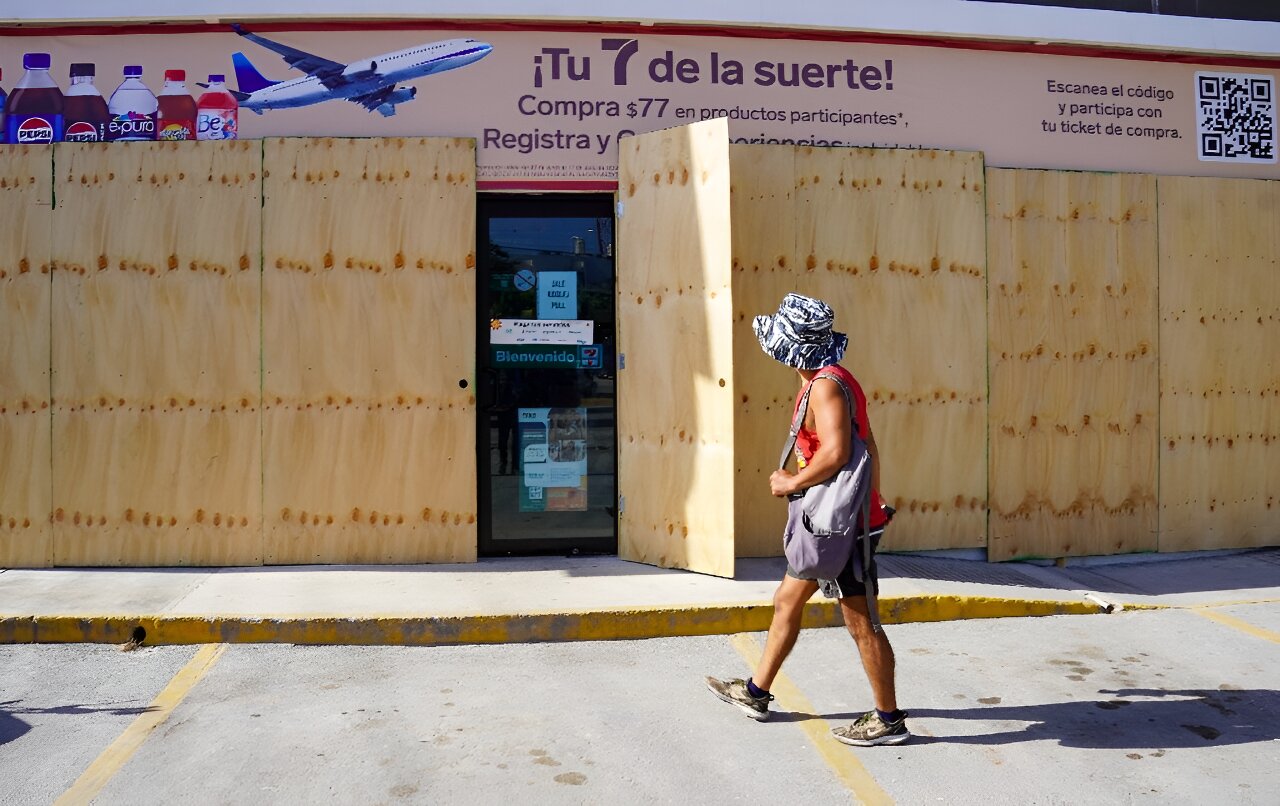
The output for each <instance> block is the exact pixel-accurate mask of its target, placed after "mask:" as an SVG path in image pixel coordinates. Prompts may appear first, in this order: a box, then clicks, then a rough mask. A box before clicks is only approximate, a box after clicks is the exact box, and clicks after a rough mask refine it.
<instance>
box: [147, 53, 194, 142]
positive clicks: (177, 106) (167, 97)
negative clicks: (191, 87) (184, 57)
mask: <svg viewBox="0 0 1280 806" xmlns="http://www.w3.org/2000/svg"><path fill="white" fill-rule="evenodd" d="M186 81H187V71H186V70H165V71H164V89H162V90H160V94H159V95H158V96H157V97H156V100H157V101H158V102H159V104H160V111H159V117H158V120H157V123H156V128H157V129H158V130H159V131H158V132H157V134H156V139H157V140H194V139H196V100H195V99H194V98H192V97H191V93H190V92H187V84H186Z"/></svg>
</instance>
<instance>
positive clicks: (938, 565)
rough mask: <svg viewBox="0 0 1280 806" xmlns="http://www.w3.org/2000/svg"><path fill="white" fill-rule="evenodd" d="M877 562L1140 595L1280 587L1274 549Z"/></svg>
mask: <svg viewBox="0 0 1280 806" xmlns="http://www.w3.org/2000/svg"><path fill="white" fill-rule="evenodd" d="M879 564H880V576H881V578H884V579H889V578H893V577H901V578H907V579H930V580H937V581H944V582H972V583H979V584H986V585H1012V586H1017V587H1027V588H1040V589H1046V590H1087V591H1093V592H1095V593H1113V594H1128V595H1138V596H1160V595H1165V594H1174V593H1200V592H1207V591H1215V590H1232V591H1243V590H1247V589H1252V588H1275V587H1276V586H1277V585H1280V549H1274V548H1271V549H1259V550H1255V551H1244V552H1240V553H1238V554H1228V555H1216V556H1212V557H1188V558H1185V559H1182V558H1180V559H1166V558H1157V557H1152V556H1150V555H1136V556H1135V557H1134V558H1133V560H1132V561H1131V562H1112V563H1108V564H1105V565H1092V566H1083V565H1080V566H1071V565H1070V564H1069V565H1068V566H1067V567H1065V568H1058V567H1053V568H1046V567H1042V566H1034V565H1020V564H1017V563H1000V564H989V563H984V562H980V561H974V560H957V559H950V558H941V557H922V556H919V555H905V554H886V555H882V556H881V557H880V558H879Z"/></svg>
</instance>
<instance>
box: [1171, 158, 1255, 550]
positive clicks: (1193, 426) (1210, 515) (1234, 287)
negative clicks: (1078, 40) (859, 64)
mask: <svg viewBox="0 0 1280 806" xmlns="http://www.w3.org/2000/svg"><path fill="white" fill-rule="evenodd" d="M1159 193H1160V395H1161V397H1160V400H1161V402H1160V452H1161V455H1160V550H1161V551H1188V550H1192V549H1221V548H1237V547H1246V546H1274V545H1277V544H1280V182H1275V181H1261V180H1235V179H1191V178H1171V177H1162V178H1160V180H1159Z"/></svg>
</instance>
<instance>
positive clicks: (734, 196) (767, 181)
mask: <svg viewBox="0 0 1280 806" xmlns="http://www.w3.org/2000/svg"><path fill="white" fill-rule="evenodd" d="M729 164H730V174H731V177H732V187H731V215H732V220H733V311H734V313H733V360H734V375H733V377H734V400H733V402H734V422H733V430H734V464H735V468H734V516H735V522H736V524H737V529H736V530H735V534H734V538H735V549H736V551H737V555H738V556H739V557H777V556H780V555H781V554H782V530H783V527H784V526H785V525H786V521H787V507H786V501H785V499H779V498H775V497H774V496H773V495H771V494H770V492H769V474H771V473H772V472H773V471H774V470H775V469H777V466H778V454H779V453H780V452H781V450H782V445H783V442H784V441H785V438H786V436H787V428H788V427H789V425H790V422H791V411H792V406H793V404H794V403H795V397H796V389H797V388H798V383H799V379H798V377H797V375H796V373H795V371H794V370H791V369H788V368H787V367H785V366H782V365H781V364H779V363H778V362H776V361H774V360H773V359H771V358H769V357H768V356H767V355H765V354H764V352H763V351H762V350H761V349H760V344H759V342H758V341H757V340H756V337H755V332H754V331H753V330H752V329H751V322H752V320H753V319H754V318H755V317H756V316H757V315H759V314H771V313H773V312H774V311H776V310H777V309H778V303H779V302H780V301H781V300H782V298H783V297H784V296H785V295H786V294H787V293H788V292H789V291H792V290H795V288H796V285H795V272H796V271H797V267H798V266H801V265H802V264H801V263H800V262H799V261H797V259H796V232H795V221H796V199H795V187H796V183H795V173H796V158H795V149H794V148H791V147H788V146H748V145H733V146H730V147H729Z"/></svg>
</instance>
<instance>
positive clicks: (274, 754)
mask: <svg viewBox="0 0 1280 806" xmlns="http://www.w3.org/2000/svg"><path fill="white" fill-rule="evenodd" d="M888 629H889V630H890V633H889V634H890V637H891V638H892V640H893V642H894V644H895V648H896V651H897V656H898V679H899V689H900V697H899V699H900V701H901V703H902V706H903V707H904V708H906V709H907V710H909V711H910V713H911V718H910V722H909V724H910V727H911V729H912V731H913V732H914V733H915V734H916V735H915V738H914V739H913V741H912V742H911V743H909V744H907V745H904V746H900V747H879V748H867V749H854V748H849V747H846V746H844V745H841V744H838V743H836V742H835V741H834V740H832V739H831V738H830V736H829V730H830V728H831V727H832V726H835V725H838V724H841V723H842V722H845V721H848V720H851V719H853V718H854V717H856V716H857V714H859V713H860V712H862V711H864V710H866V709H867V708H868V707H869V706H870V701H869V690H868V687H867V684H866V682H865V680H864V679H863V677H862V673H861V670H860V667H859V666H858V665H857V659H856V652H855V649H854V646H853V643H852V642H851V641H850V640H849V638H848V637H847V635H846V634H845V633H844V631H843V630H841V629H838V628H835V629H817V630H807V631H805V633H804V634H803V635H802V636H801V639H800V641H799V644H798V645H797V648H796V651H795V653H794V654H793V655H792V657H791V658H790V660H789V661H788V662H787V664H786V666H785V667H784V673H783V676H782V677H781V678H780V679H779V681H778V683H776V684H775V686H774V693H775V694H776V695H777V696H778V700H777V702H776V703H775V713H774V714H773V716H772V718H771V719H770V720H769V721H768V722H765V723H756V722H752V721H751V720H748V719H746V718H745V717H744V716H743V715H742V714H741V713H740V712H739V711H737V710H736V709H734V708H732V707H729V706H726V705H724V704H723V703H721V702H719V701H718V700H716V699H715V698H714V697H713V696H712V695H711V694H710V693H709V692H707V691H706V689H705V686H704V683H703V678H704V677H705V676H706V675H709V674H710V675H719V676H745V675H746V674H748V673H749V669H750V664H751V661H752V660H753V658H754V656H755V653H757V652H758V651H759V649H760V647H761V646H762V643H763V635H762V634H740V635H733V636H710V637H696V638H667V639H651V640H646V641H611V642H582V643H561V644H512V645H501V646H460V647H295V646H288V645H231V646H227V645H207V646H203V647H173V646H170V647H154V648H149V647H145V646H144V647H143V648H141V649H138V650H136V651H132V652H125V651H121V650H120V649H118V648H116V647H111V646H102V645H69V646H39V645H35V646H30V645H28V646H4V647H0V668H3V669H4V674H3V675H0V767H3V769H4V770H5V774H4V775H0V802H4V803H17V804H38V803H52V802H55V801H56V800H58V798H59V797H62V796H64V794H66V795H67V796H68V797H69V800H68V802H74V801H78V800H83V799H85V798H87V797H94V796H96V801H95V802H98V803H130V804H139V803H243V802H250V801H253V802H273V803H302V802H316V801H321V800H323V801H328V802H335V803H392V802H421V803H427V802H431V803H503V802H511V801H513V800H516V799H518V800H520V801H521V802H531V803H601V802H613V803H665V802H698V803H755V802H807V803H848V802H850V800H862V801H863V802H870V803H876V802H898V803H1064V804H1065V803H1081V802H1089V803H1095V804H1096V803H1133V802H1150V803H1207V802H1212V803H1258V804H1264V803H1266V804H1269V803H1274V802H1275V793H1276V792H1278V791H1280V643H1278V642H1280V604H1277V603H1261V604H1246V605H1235V606H1229V607H1216V608H1201V609H1178V610H1169V611H1159V612H1125V613H1119V614H1112V615H1097V616H1059V617H1048V618H1022V619H991V620H978V621H962V622H947V623H934V624H906V625H893V626H890V627H889V628H888Z"/></svg>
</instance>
